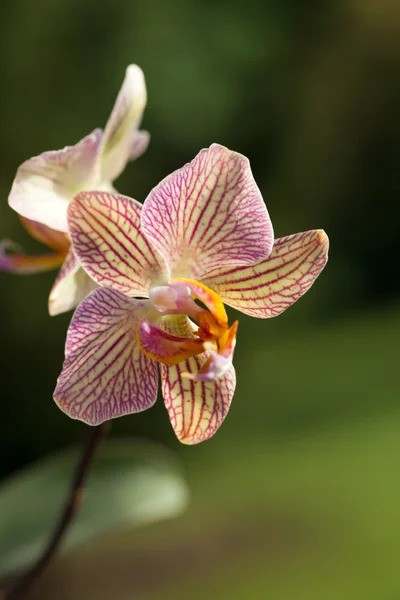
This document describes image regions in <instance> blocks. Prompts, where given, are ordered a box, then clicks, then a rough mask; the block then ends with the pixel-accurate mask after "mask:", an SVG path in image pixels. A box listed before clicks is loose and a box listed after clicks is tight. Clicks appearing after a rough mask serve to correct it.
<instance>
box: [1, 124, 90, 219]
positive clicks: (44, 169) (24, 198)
mask: <svg viewBox="0 0 400 600" xmlns="http://www.w3.org/2000/svg"><path fill="white" fill-rule="evenodd" d="M100 139H101V130H100V129H96V130H95V131H93V132H92V133H91V134H90V135H88V136H87V137H85V138H84V139H83V140H81V141H80V142H78V143H77V144H76V145H75V146H67V147H66V148H64V149H63V150H55V151H53V152H44V153H43V154H40V155H39V156H34V157H33V158H30V159H29V160H27V161H25V162H24V163H23V164H22V165H21V166H20V167H19V169H18V171H17V174H16V177H15V179H14V183H13V185H12V188H11V192H10V195H9V198H8V202H9V205H10V206H11V208H13V209H14V210H15V211H17V213H19V214H20V215H22V216H23V217H26V218H27V219H32V220H33V221H37V222H39V223H43V224H44V225H47V227H51V228H52V229H56V230H57V231H67V207H68V202H69V201H70V200H71V199H72V198H73V196H74V195H75V194H76V193H77V192H79V191H80V190H81V189H83V188H84V187H87V186H89V185H90V181H91V178H93V177H94V169H95V160H96V156H97V152H98V148H99V143H100Z"/></svg>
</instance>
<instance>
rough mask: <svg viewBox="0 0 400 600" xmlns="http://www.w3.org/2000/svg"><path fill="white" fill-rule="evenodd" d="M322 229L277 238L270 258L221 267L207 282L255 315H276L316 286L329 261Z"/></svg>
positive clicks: (228, 300) (227, 301)
mask: <svg viewBox="0 0 400 600" xmlns="http://www.w3.org/2000/svg"><path fill="white" fill-rule="evenodd" d="M328 248H329V240H328V236H327V235H326V233H325V232H324V231H323V230H322V229H317V230H311V231H305V232H303V233H295V234H293V235H289V236H286V237H283V238H279V239H277V240H275V244H274V248H273V250H272V253H271V255H270V257H269V258H268V259H266V260H263V261H260V262H259V263H257V264H255V265H253V266H251V267H246V268H243V267H242V268H240V267H239V268H234V269H220V270H217V271H215V272H214V273H213V274H210V275H209V276H208V277H207V278H206V280H205V283H206V284H207V285H208V286H209V287H210V288H212V289H213V290H215V291H216V292H217V294H219V295H220V296H221V298H222V300H223V302H224V303H225V304H228V306H232V307H233V308H236V309H237V310H240V311H241V312H243V313H246V314H248V315H250V316H252V317H258V318H260V319H266V318H269V317H276V316H277V315H279V314H281V313H282V312H283V311H284V310H286V309H287V308H289V306H291V305H292V304H294V302H296V300H298V299H299V298H300V297H301V296H302V295H303V294H305V293H306V292H307V290H308V289H309V288H310V287H311V286H312V284H313V283H314V281H315V280H316V278H317V277H318V275H319V274H320V273H321V271H322V269H323V268H324V266H325V264H326V262H327V260H328Z"/></svg>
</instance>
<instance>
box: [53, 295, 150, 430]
mask: <svg viewBox="0 0 400 600" xmlns="http://www.w3.org/2000/svg"><path fill="white" fill-rule="evenodd" d="M146 307H147V303H146V302H145V301H141V300H132V299H130V298H127V297H126V296H123V295H122V294H120V293H119V292H116V291H114V290H108V289H105V288H99V289H97V290H94V292H92V293H91V294H90V296H88V297H87V298H86V299H85V300H84V301H83V302H82V303H81V304H80V305H79V307H78V308H77V310H76V311H75V314H74V316H73V318H72V321H71V324H70V327H69V330H68V335H67V342H66V346H65V361H64V366H63V370H62V373H61V375H60V377H59V378H58V382H57V387H56V389H55V392H54V399H55V401H56V403H57V404H58V406H59V407H60V408H61V410H63V411H64V412H65V413H67V415H69V416H70V417H72V418H73V419H79V420H81V421H84V422H85V423H88V424H89V425H98V424H100V423H102V422H103V421H108V420H109V419H114V418H116V417H121V416H122V415H126V414H130V413H137V412H140V411H143V410H147V409H148V408H150V407H151V406H153V404H154V402H155V401H156V398H157V389H158V368H157V363H155V362H154V361H152V360H151V359H149V358H147V356H146V355H145V354H143V352H142V351H141V350H140V348H139V345H138V343H137V341H136V328H137V324H138V320H139V319H140V318H142V317H143V315H144V314H145V312H146Z"/></svg>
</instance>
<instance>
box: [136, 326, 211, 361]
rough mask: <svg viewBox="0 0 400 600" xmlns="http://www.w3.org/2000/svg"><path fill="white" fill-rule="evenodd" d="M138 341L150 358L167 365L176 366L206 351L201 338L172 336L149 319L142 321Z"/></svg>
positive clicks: (138, 330)
mask: <svg viewBox="0 0 400 600" xmlns="http://www.w3.org/2000/svg"><path fill="white" fill-rule="evenodd" d="M169 318H172V319H174V318H177V317H169ZM137 339H138V343H139V345H140V347H141V349H142V350H143V352H144V353H145V354H146V355H147V356H148V357H149V358H152V359H153V360H156V361H158V362H161V363H163V364H167V365H175V364H177V363H179V362H182V361H183V360H186V359H187V358H189V357H190V356H194V355H195V354H200V353H202V352H203V350H204V348H203V341H202V340H200V339H199V338H193V337H188V338H185V337H181V336H176V335H172V334H171V333H168V331H165V330H163V329H161V328H160V327H157V325H154V324H153V323H150V322H149V321H148V320H147V319H142V320H141V321H140V323H139V326H138V329H137Z"/></svg>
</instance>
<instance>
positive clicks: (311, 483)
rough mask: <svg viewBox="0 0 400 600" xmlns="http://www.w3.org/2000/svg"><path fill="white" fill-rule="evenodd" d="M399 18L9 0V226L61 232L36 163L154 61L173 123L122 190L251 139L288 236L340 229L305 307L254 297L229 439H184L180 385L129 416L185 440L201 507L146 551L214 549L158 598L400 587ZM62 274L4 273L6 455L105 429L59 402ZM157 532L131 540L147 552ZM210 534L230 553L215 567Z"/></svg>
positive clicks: (324, 9) (183, 451)
mask: <svg viewBox="0 0 400 600" xmlns="http://www.w3.org/2000/svg"><path fill="white" fill-rule="evenodd" d="M399 29H400V7H399V4H398V2H396V1H395V0H342V1H340V0H335V1H333V0H332V1H330V2H327V1H325V2H324V1H322V0H321V1H317V0H314V1H304V2H298V1H296V0H291V1H290V0H265V1H261V0H260V1H255V0H249V1H247V2H239V1H237V0H234V1H231V2H226V1H225V2H222V1H218V0H217V1H214V2H211V1H204V0H203V1H200V0H171V1H164V0H149V1H142V2H135V1H125V2H124V1H122V0H115V1H114V2H110V1H107V0H97V1H96V2H95V1H94V0H79V1H78V0H14V1H13V2H11V1H10V0H7V1H4V2H3V3H2V5H1V13H0V39H1V44H2V64H1V71H0V73H1V100H2V109H1V144H0V147H1V155H2V158H1V167H0V168H1V175H0V191H1V195H2V197H3V201H2V202H1V204H0V237H1V238H4V237H6V238H11V239H13V240H15V241H18V242H20V243H21V244H23V246H24V247H25V249H26V250H29V251H32V252H39V251H40V246H39V244H36V243H35V242H34V241H33V240H31V239H30V238H29V237H28V234H26V233H25V232H24V231H23V230H22V229H21V227H20V224H19V221H18V218H17V216H16V215H15V214H14V213H13V212H12V211H11V209H9V208H8V206H7V195H8V192H9V189H10V186H11V184H12V181H13V177H14V175H15V172H16V169H17V167H18V166H19V164H20V163H21V162H23V161H24V160H25V159H27V158H29V157H30V156H33V155H35V154H38V153H40V152H42V151H44V150H50V149H57V148H61V147H63V146H64V145H67V144H74V143H75V142H77V141H78V140H79V139H81V138H82V137H83V136H84V135H85V134H87V133H88V132H89V131H91V130H92V129H94V128H95V127H97V126H104V124H105V122H106V119H107V117H108V114H109V112H110V110H111V107H112V104H113V102H114V99H115V95H116V93H117V91H118V89H119V86H120V84H121V82H122V79H123V76H124V72H125V68H126V66H127V64H129V63H130V62H135V63H137V64H139V65H140V66H141V67H142V68H143V70H144V73H145V76H146V81H147V87H148V97H149V100H148V107H147V110H146V113H145V117H144V122H143V126H144V127H145V128H146V129H148V130H149V131H150V133H151V135H152V139H151V143H150V146H149V149H148V151H147V152H146V154H145V155H144V156H143V157H142V158H140V159H139V160H138V161H137V162H136V163H133V164H132V165H130V166H129V167H128V168H127V170H126V171H125V173H124V174H123V175H122V176H121V178H120V180H119V181H118V182H117V184H116V185H117V187H118V189H119V190H120V191H121V192H123V193H126V194H128V195H131V196H133V197H135V198H136V199H138V200H140V201H143V200H144V199H145V197H146V195H147V193H148V192H149V190H150V189H151V188H152V187H153V186H154V185H156V184H157V183H158V182H159V181H160V179H161V178H163V177H164V176H165V175H167V174H168V173H170V172H171V171H172V170H174V169H176V168H178V167H180V166H182V165H183V164H184V163H185V162H187V161H188V160H191V159H192V158H193V157H194V156H195V154H196V153H197V152H198V151H199V150H200V149H201V148H202V147H205V146H208V145H210V144H211V143H212V142H219V143H221V144H224V145H226V146H228V147H230V148H232V149H234V150H237V151H240V152H242V153H244V154H246V155H247V156H248V157H249V158H250V161H251V164H252V168H253V172H254V176H255V178H256V181H257V183H258V185H259V187H260V188H261V191H262V193H263V195H264V198H265V200H266V203H267V205H268V209H269V211H270V215H271V218H272V221H273V224H274V228H275V233H276V236H277V237H279V236H281V235H286V234H289V233H294V232H296V231H302V230H305V229H312V228H319V227H322V228H324V229H325V230H326V231H327V233H328V234H329V236H330V240H331V252H330V262H329V264H328V267H327V269H326V272H324V273H323V274H322V276H321V278H320V279H319V280H318V281H317V283H316V285H315V287H314V288H313V289H312V290H311V291H310V292H309V293H308V294H307V296H306V297H305V298H303V299H302V300H301V301H300V302H299V303H298V304H297V305H295V306H294V307H293V308H291V309H290V310H289V312H287V313H285V314H284V315H283V316H281V317H279V318H278V319H275V320H271V321H262V322H261V321H255V320H251V319H250V318H246V317H243V316H241V317H240V331H239V339H238V346H237V352H236V356H235V366H236V368H237V374H238V387H237V392H236V395H235V398H234V402H233V405H232V409H231V412H230V414H229V415H228V418H227V420H226V422H225V424H224V425H223V427H222V429H221V430H220V431H219V432H218V435H217V436H216V437H215V439H214V440H212V441H210V442H208V443H207V444H203V445H200V446H198V447H195V448H186V447H182V446H180V445H179V444H178V443H177V442H176V441H175V438H174V435H173V433H172V431H171V429H170V426H169V423H168V419H167V415H166V412H165V410H164V408H163V405H162V402H161V401H160V402H158V404H157V406H156V407H155V408H154V409H152V410H151V411H148V412H147V413H145V414H140V415H137V416H131V417H127V418H125V419H121V420H119V421H118V422H115V423H114V424H113V435H116V436H118V435H119V434H122V433H128V434H130V435H132V436H135V435H140V436H145V437H149V438H154V439H156V440H161V441H163V442H165V443H167V444H168V445H169V446H170V447H171V448H173V449H174V450H175V451H176V452H178V453H180V455H181V457H182V459H183V461H184V463H185V466H186V468H187V471H188V479H189V483H190V484H191V486H192V487H193V489H194V498H193V508H192V509H191V510H190V511H189V513H188V515H187V516H186V517H185V518H184V519H183V520H181V521H177V522H175V523H174V525H173V526H172V525H171V526H170V527H169V529H168V527H167V529H166V530H163V529H162V528H161V529H160V530H158V529H157V528H155V529H154V530H152V531H151V539H152V540H153V550H151V549H147V550H146V551H147V552H148V553H150V554H149V556H150V558H149V564H150V565H151V564H152V561H153V560H154V561H155V565H156V567H155V568H157V572H158V571H159V569H160V564H161V565H163V564H165V563H164V562H163V557H164V556H165V554H168V553H169V549H170V546H171V544H172V545H173V546H174V545H175V546H176V548H175V546H174V548H175V550H174V551H173V556H176V557H177V558H176V562H177V563H179V561H180V559H181V558H182V556H186V555H189V556H192V557H193V556H194V557H197V558H196V559H194V558H193V559H192V562H193V563H194V564H192V563H191V562H190V560H189V559H188V562H189V563H190V564H189V566H187V569H183V571H184V573H185V574H184V577H183V580H182V572H181V571H180V570H179V569H178V568H177V567H176V565H175V563H174V564H173V566H172V567H170V568H168V569H166V567H164V570H167V571H168V573H169V576H168V577H165V581H164V579H163V578H162V577H161V584H160V586H161V587H160V589H155V590H154V589H153V588H154V584H152V585H150V583H149V581H150V580H151V577H150V578H149V580H147V579H146V577H144V583H143V582H142V587H143V590H142V592H140V593H143V597H146V598H152V599H153V598H154V599H155V598H160V599H161V598H169V597H170V596H169V595H168V594H171V597H172V596H173V597H174V598H180V597H181V596H180V595H179V593H180V592H179V589H180V586H181V587H182V594H184V590H185V589H187V588H186V587H185V586H190V590H191V594H189V598H196V599H197V598H202V597H204V595H205V594H207V595H208V596H210V594H209V591H205V590H209V586H210V585H211V584H212V585H214V586H215V588H213V589H215V590H216V591H215V595H211V597H212V598H214V597H215V598H225V597H227V598H228V597H229V598H240V599H242V598H243V600H245V599H247V598H249V599H250V600H252V599H253V598H255V599H258V598H260V599H261V600H262V599H263V598H266V597H267V595H268V594H270V596H269V597H271V598H274V600H280V599H282V600H291V599H292V598H293V600H301V599H302V598H307V600H313V599H314V598H315V600H320V598H322V597H323V598H324V600H326V599H329V598H332V600H333V599H335V600H336V599H338V598H344V599H345V600H347V599H349V600H353V599H355V598H362V600H368V599H369V598H371V600H383V598H385V599H386V598H387V599H388V600H397V598H399V597H400V575H399V574H398V573H396V568H395V557H396V556H397V557H398V556H399V555H400V514H399V512H398V511H397V510H392V509H391V507H392V508H393V507H394V506H396V505H397V506H399V505H400V485H399V481H398V479H399V469H398V465H399V462H400V406H399V380H398V356H399V344H398V338H399V335H398V333H399V325H400V302H399V291H400V290H399V276H398V271H399V267H398V265H399V245H400V243H399V235H398V230H399V225H400V218H399V215H400V211H399V208H398V205H399V178H398V165H399V161H398V158H399V152H398V148H399V142H400V120H399V114H398V106H399V96H400V94H399V90H400V86H399V76H398V73H399V67H400V36H399ZM53 279H54V274H52V273H50V274H43V275H38V276H31V277H17V276H12V275H7V274H0V281H1V292H2V293H1V297H0V302H1V314H2V318H1V331H2V335H1V353H2V356H1V364H2V390H1V399H0V401H1V406H2V423H3V427H2V433H1V436H0V474H3V475H6V474H7V473H10V472H12V471H13V470H14V469H16V468H17V467H20V466H22V465H24V464H26V463H28V462H30V461H33V460H34V459H37V458H39V457H41V456H42V455H43V454H45V453H48V452H51V451H53V450H55V449H58V448H62V447H64V446H65V445H66V444H68V443H70V442H72V441H78V440H80V439H81V438H82V437H83V436H84V434H85V428H84V426H83V425H82V424H79V423H76V422H73V421H70V420H69V419H68V418H67V417H66V416H65V415H63V414H62V413H61V412H59V411H58V409H57V408H56V406H55V404H54V403H53V401H52V391H53V389H54V386H55V381H56V378H57V376H58V374H59V371H60V368H61V363H62V360H63V344H64V336H65V331H66V328H67V325H68V322H69V319H70V315H63V316H60V317H55V318H50V317H49V316H48V314H47V295H48V292H49V289H50V286H51V284H52V280H53ZM227 507H228V508H227ZM363 511H364V512H363ZM364 513H365V515H364ZM361 514H363V515H364V516H363V517H362V518H361V517H360V515H361ZM221 522H222V524H223V525H221ZM238 522H240V526H239V525H238ZM215 523H219V527H220V528H222V530H223V531H222V533H220V534H219V533H218V532H219V531H220V530H219V529H218V527H216V526H215ZM238 528H239V532H238ZM208 530H209V538H208V537H207V535H206V533H205V532H207V531H208ZM183 536H186V537H187V538H188V540H186V538H185V540H186V541H185V543H186V544H188V545H189V549H190V551H189V550H188V549H187V548H186V546H185V544H184V543H183V542H182V539H181V538H182V537H183ZM224 536H225V537H227V538H228V540H230V539H232V543H228V542H227V541H226V540H225V537H224ZM229 536H231V537H229ZM139 537H140V538H143V539H142V541H140V540H139V541H137V542H133V541H129V544H128V542H127V539H126V540H125V543H126V546H127V547H128V548H129V549H132V548H134V552H133V554H134V557H133V558H132V564H135V555H136V554H137V553H139V552H140V551H139V549H138V548H140V544H141V543H143V544H146V543H147V542H145V541H143V540H145V538H146V535H145V531H144V530H143V532H142V533H141V535H140V536H139ZM215 538H216V539H217V541H216V539H215ZM166 539H167V540H168V542H166ZM207 539H209V540H210V544H211V545H212V546H217V547H218V548H219V549H220V551H219V552H216V557H215V561H211V562H210V561H209V562H210V564H209V563H207V561H206V564H205V566H204V568H202V557H204V555H207V553H208V551H209V545H208V544H207ZM221 540H222V541H221ZM224 540H225V541H224ZM121 543H122V542H121ZM163 543H164V545H165V544H166V545H165V551H163V550H162V548H164V547H163V545H162V544H163ZM218 543H219V546H218ZM352 544H353V545H352ZM182 545H183V550H182V548H181V546H182ZM107 547H108V546H107V543H105V550H104V552H105V553H106V550H107ZM124 548H125V547H124ZM201 548H203V549H204V552H202V551H201ZM308 551H309V552H310V554H307V552H308ZM115 552H117V551H116V550H115ZM124 552H126V550H124ZM152 552H153V554H152ZM128 553H129V551H128ZM135 553H136V554H135ZM180 553H181V554H180ZM193 553H194V554H193ZM181 555H182V556H181ZM154 556H155V558H154ZM277 557H278V558H277ZM100 558H101V557H100ZM103 559H104V557H103ZM278 559H279V560H278ZM71 560H72V559H71ZM169 560H170V562H171V560H172V559H171V558H169ZM157 561H158V563H159V564H158V563H157ZM276 561H278V566H277V562H276ZM72 562H73V560H72ZM172 562H173V561H172ZM92 563H93V564H92V570H93V569H94V571H93V572H96V574H99V573H101V568H100V566H101V560H100V559H99V562H98V563H97V562H96V560H94V559H92ZM79 564H80V563H79ZM168 564H169V563H168ZM236 564H237V567H236V566H235V567H233V565H236ZM317 565H318V566H317ZM371 565H373V568H371ZM68 568H69V563H68V562H67V563H66V564H65V565H64V567H63V563H62V564H61V566H59V567H58V571H55V574H54V575H53V580H51V583H49V584H48V587H49V590H50V591H48V596H47V597H48V598H52V595H51V589H52V588H51V585H53V584H54V582H57V581H58V580H59V578H61V579H62V578H63V577H65V578H67V579H68V581H70V582H71V581H72V583H71V585H72V586H73V585H74V583H73V582H74V581H75V579H74V576H76V568H73V569H72V573H73V575H70V574H69V571H68ZM149 570H150V571H151V569H150V567H149ZM128 571H129V569H128ZM204 571H206V573H207V574H205V572H204ZM161 572H163V571H162V569H161ZM232 572H234V573H235V575H234V577H233V579H232ZM66 574H68V577H67V575H66ZM74 574H75V575H74ZM96 576H97V575H96ZM207 577H209V579H207ZM76 578H77V579H76V581H79V585H78V583H77V584H76V585H77V589H78V590H82V589H86V588H85V586H86V585H89V584H88V581H89V583H90V582H91V583H90V585H93V577H89V578H87V580H85V578H84V577H83V580H82V581H81V580H79V577H78V576H76ZM142 578H143V575H142ZM185 578H186V579H185ZM100 580H101V577H100ZM118 581H119V587H120V588H121V594H120V595H118V594H119V592H118V591H117V592H115V589H114V588H112V589H114V592H113V593H116V594H117V596H115V595H114V596H112V597H113V598H116V600H119V598H121V599H125V598H136V597H139V596H137V595H135V593H134V590H135V577H134V571H132V577H131V578H130V576H129V575H128V574H126V573H125V579H124V577H122V579H121V576H120V578H119V580H118ZM201 585H203V586H204V589H203V592H201V589H202V588H201ZM102 586H103V587H102ZM146 586H147V587H146ZM152 586H153V587H152ZM335 586H336V587H335ZM340 586H342V587H340ZM71 589H72V588H71ZM88 589H92V588H90V587H89V588H87V590H88ZM99 589H100V591H101V590H103V594H104V598H108V597H111V596H108V595H107V592H106V591H104V590H105V588H104V583H103V584H102V585H100V584H99ZM140 589H141V588H140ZM87 590H86V592H85V593H86V594H89V595H86V596H81V595H79V593H78V592H77V591H76V590H74V591H73V592H72V591H71V592H70V594H71V595H66V596H65V598H70V597H71V598H72V597H74V598H78V600H79V599H80V598H81V597H82V598H83V597H88V598H91V597H94V594H93V595H92V593H89V592H88V591H87ZM118 590H119V588H118ZM196 590H197V591H196ZM68 593H69V592H68V588H67V591H66V594H68ZM96 593H100V592H98V591H96ZM110 593H111V592H110ZM146 594H147V595H146ZM196 594H198V595H196ZM330 594H331V595H330ZM98 597H99V598H101V599H102V598H103V596H98ZM140 597H142V596H140ZM182 597H184V595H182ZM185 597H188V596H185Z"/></svg>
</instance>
